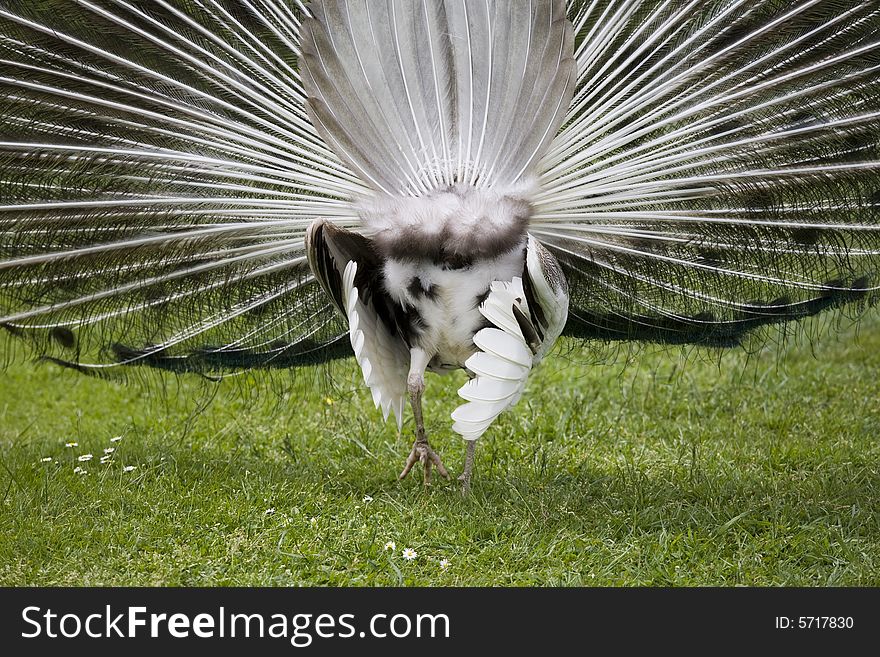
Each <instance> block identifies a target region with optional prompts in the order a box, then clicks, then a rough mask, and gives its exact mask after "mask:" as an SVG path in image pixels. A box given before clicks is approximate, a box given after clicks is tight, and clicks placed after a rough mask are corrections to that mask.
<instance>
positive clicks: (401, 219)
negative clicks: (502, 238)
mask: <svg viewBox="0 0 880 657" xmlns="http://www.w3.org/2000/svg"><path fill="white" fill-rule="evenodd" d="M537 191H538V187H537V183H536V182H535V181H534V179H527V180H524V181H523V182H520V183H517V184H515V185H508V186H503V187H492V188H477V187H472V186H470V185H463V184H459V185H455V186H452V187H448V188H445V189H439V190H435V191H434V192H431V193H430V194H425V195H423V196H415V197H413V196H408V197H405V196H382V195H377V196H374V197H371V198H369V199H364V200H362V201H361V202H359V203H358V204H357V210H358V215H359V216H360V217H361V219H362V220H363V222H364V226H365V228H366V231H365V232H366V234H369V235H371V236H373V237H375V238H378V239H380V240H382V239H394V238H396V237H397V236H399V235H402V234H406V233H411V234H417V235H419V236H422V237H423V238H425V239H426V240H433V241H436V240H438V239H440V238H441V237H442V240H443V242H444V243H445V244H446V245H447V247H448V249H449V250H450V251H451V252H456V253H464V252H468V251H469V250H471V249H472V248H473V247H474V245H475V242H480V241H483V240H485V241H489V240H491V239H492V237H493V236H494V235H502V234H505V233H507V232H509V231H510V230H511V229H512V228H514V227H515V226H517V225H519V224H522V223H523V220H524V218H526V217H527V216H528V214H530V213H531V205H530V203H531V199H532V198H533V197H534V195H535V194H536V193H537ZM385 236H387V237H385Z"/></svg>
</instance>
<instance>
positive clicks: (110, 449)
mask: <svg viewBox="0 0 880 657" xmlns="http://www.w3.org/2000/svg"><path fill="white" fill-rule="evenodd" d="M115 451H116V448H115V447H105V448H104V453H105V454H112V453H113V452H115Z"/></svg>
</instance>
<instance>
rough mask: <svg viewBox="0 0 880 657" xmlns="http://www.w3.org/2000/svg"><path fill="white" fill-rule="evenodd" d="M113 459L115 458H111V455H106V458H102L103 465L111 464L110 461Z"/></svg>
mask: <svg viewBox="0 0 880 657" xmlns="http://www.w3.org/2000/svg"><path fill="white" fill-rule="evenodd" d="M112 458H113V457H112V456H110V455H109V454H107V455H105V456H102V457H101V463H109V462H110V459H112Z"/></svg>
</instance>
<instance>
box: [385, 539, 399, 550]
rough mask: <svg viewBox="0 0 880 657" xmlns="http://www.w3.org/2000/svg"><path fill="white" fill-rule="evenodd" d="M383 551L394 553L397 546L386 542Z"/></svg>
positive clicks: (391, 542)
mask: <svg viewBox="0 0 880 657" xmlns="http://www.w3.org/2000/svg"><path fill="white" fill-rule="evenodd" d="M385 549H386V550H391V551H392V552H394V551H395V550H396V549H397V544H396V543H395V542H394V541H388V542H387V543H386V544H385Z"/></svg>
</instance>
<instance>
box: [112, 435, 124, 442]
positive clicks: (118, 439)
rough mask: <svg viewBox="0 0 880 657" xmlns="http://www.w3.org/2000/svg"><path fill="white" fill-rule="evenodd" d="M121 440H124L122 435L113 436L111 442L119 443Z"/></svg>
mask: <svg viewBox="0 0 880 657" xmlns="http://www.w3.org/2000/svg"><path fill="white" fill-rule="evenodd" d="M120 440H122V436H114V437H113V438H111V439H110V442H111V443H118V442H119V441H120Z"/></svg>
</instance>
